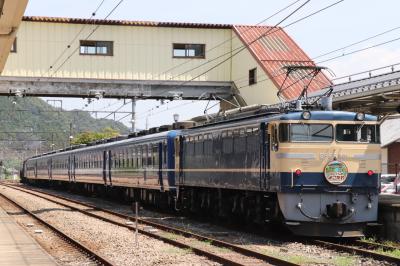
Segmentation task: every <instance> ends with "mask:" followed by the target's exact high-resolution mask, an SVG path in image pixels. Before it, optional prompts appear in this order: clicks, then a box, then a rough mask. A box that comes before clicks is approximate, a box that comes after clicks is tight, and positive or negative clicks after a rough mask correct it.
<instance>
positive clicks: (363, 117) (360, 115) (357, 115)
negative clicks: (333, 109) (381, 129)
mask: <svg viewBox="0 0 400 266" xmlns="http://www.w3.org/2000/svg"><path fill="white" fill-rule="evenodd" d="M356 119H357V120H358V121H363V120H364V119H365V114H364V113H357V114H356Z"/></svg>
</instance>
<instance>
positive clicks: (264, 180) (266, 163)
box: [260, 123, 271, 190]
mask: <svg viewBox="0 0 400 266" xmlns="http://www.w3.org/2000/svg"><path fill="white" fill-rule="evenodd" d="M260 129H261V130H260V132H261V136H260V137H261V138H260V141H261V164H260V167H261V171H260V172H261V189H262V190H269V187H270V178H271V177H270V174H269V173H270V172H269V171H270V158H269V156H270V153H269V147H270V144H269V143H270V142H269V138H270V134H269V132H268V125H266V124H265V123H262V124H261V128H260Z"/></svg>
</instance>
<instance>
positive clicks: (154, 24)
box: [22, 16, 232, 29]
mask: <svg viewBox="0 0 400 266" xmlns="http://www.w3.org/2000/svg"><path fill="white" fill-rule="evenodd" d="M22 20H23V21H32V22H51V23H70V24H95V25H119V26H145V27H177V28H211V29H231V28H232V25H229V24H207V23H186V22H155V21H129V20H103V19H83V18H62V17H35V16H25V17H23V19H22Z"/></svg>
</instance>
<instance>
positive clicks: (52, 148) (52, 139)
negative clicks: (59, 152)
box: [51, 132, 54, 151]
mask: <svg viewBox="0 0 400 266" xmlns="http://www.w3.org/2000/svg"><path fill="white" fill-rule="evenodd" d="M51 150H52V151H53V150H54V133H53V132H51Z"/></svg>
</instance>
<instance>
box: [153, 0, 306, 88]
mask: <svg viewBox="0 0 400 266" xmlns="http://www.w3.org/2000/svg"><path fill="white" fill-rule="evenodd" d="M299 1H301V0H296V1H294V2H292V3H290V4H289V5H287V6H285V7H284V8H282V9H280V10H278V11H277V12H275V13H273V14H272V15H270V16H269V17H267V18H265V19H263V20H262V21H260V22H258V23H257V24H255V25H256V26H257V25H260V24H262V23H265V22H267V21H268V20H270V19H271V18H273V17H275V16H276V15H278V14H280V13H282V12H283V11H285V10H287V9H289V8H290V7H292V6H293V5H295V4H296V3H298V2H299ZM249 30H250V28H249V29H247V30H245V31H244V32H247V31H249ZM236 37H237V36H236V35H234V36H233V37H231V38H229V39H227V40H225V41H223V42H221V43H219V44H217V45H216V46H213V47H211V48H210V49H208V50H206V51H205V53H208V52H211V51H213V50H215V49H216V48H218V47H220V46H222V45H224V44H225V43H227V42H230V41H232V40H233V39H235V38H236ZM193 60H195V59H194V58H189V59H186V61H185V62H182V63H181V64H178V65H176V66H173V67H171V68H169V69H167V70H165V71H164V72H162V73H160V74H159V75H157V76H156V77H160V76H162V75H165V74H167V73H168V72H170V71H172V70H174V69H176V68H179V67H181V66H183V65H186V64H187V63H189V62H191V61H193ZM172 79H174V77H171V78H169V80H172Z"/></svg>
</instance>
